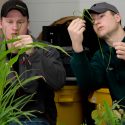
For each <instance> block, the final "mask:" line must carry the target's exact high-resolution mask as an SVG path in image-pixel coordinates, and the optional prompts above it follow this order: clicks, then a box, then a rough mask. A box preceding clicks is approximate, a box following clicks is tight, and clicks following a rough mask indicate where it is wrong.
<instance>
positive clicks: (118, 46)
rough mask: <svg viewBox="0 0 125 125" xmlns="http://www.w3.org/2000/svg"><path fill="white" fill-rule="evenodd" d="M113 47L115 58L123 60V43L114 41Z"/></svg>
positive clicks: (124, 49) (124, 50) (124, 52)
mask: <svg viewBox="0 0 125 125" xmlns="http://www.w3.org/2000/svg"><path fill="white" fill-rule="evenodd" d="M113 47H114V48H115V50H116V54H117V58H119V59H123V60H125V43H124V42H114V43H113Z"/></svg>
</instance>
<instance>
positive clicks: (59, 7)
mask: <svg viewBox="0 0 125 125" xmlns="http://www.w3.org/2000/svg"><path fill="white" fill-rule="evenodd" d="M3 1H6V0H0V3H3ZM23 1H25V2H26V4H27V6H28V8H29V14H30V21H31V24H30V30H31V32H32V34H33V35H34V36H35V37H37V36H38V35H39V33H40V32H41V31H42V26H45V25H50V24H51V23H53V22H54V21H55V20H58V19H60V18H62V17H65V16H72V15H73V12H74V11H75V12H76V13H77V12H78V11H79V12H78V13H77V14H78V15H80V12H82V11H83V9H88V8H90V6H91V5H93V4H94V3H96V2H103V1H102V0H23ZM104 1H105V2H109V3H111V4H114V5H115V6H116V7H117V8H118V10H119V12H120V13H121V16H122V18H123V20H122V24H123V26H125V11H124V8H125V0H104Z"/></svg>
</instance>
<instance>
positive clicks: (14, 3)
mask: <svg viewBox="0 0 125 125" xmlns="http://www.w3.org/2000/svg"><path fill="white" fill-rule="evenodd" d="M13 9H16V10H18V11H20V12H21V13H22V15H23V16H26V17H27V18H28V19H29V12H28V8H27V5H26V4H25V3H24V2H23V1H22V0H8V1H7V2H5V3H4V4H3V5H2V8H1V17H6V16H7V14H8V12H9V11H11V10H13Z"/></svg>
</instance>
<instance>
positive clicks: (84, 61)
mask: <svg viewBox="0 0 125 125" xmlns="http://www.w3.org/2000/svg"><path fill="white" fill-rule="evenodd" d="M123 42H125V38H124V39H123ZM70 63H71V67H72V70H73V72H74V75H75V76H76V78H77V83H78V85H79V86H80V87H81V88H84V90H89V91H91V90H96V89H99V88H102V87H108V88H109V90H110V94H111V97H112V100H113V101H119V100H121V99H122V101H120V104H122V105H124V106H125V99H123V98H124V97H125V60H121V59H118V58H117V57H116V51H115V49H114V48H111V47H109V46H108V45H107V44H106V43H103V45H102V52H101V51H100V50H98V51H97V52H96V53H95V54H94V56H93V57H92V59H91V60H90V61H89V60H88V58H87V56H86V52H85V51H83V52H81V53H74V54H73V56H72V58H71V62H70Z"/></svg>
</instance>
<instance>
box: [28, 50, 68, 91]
mask: <svg viewBox="0 0 125 125" xmlns="http://www.w3.org/2000/svg"><path fill="white" fill-rule="evenodd" d="M28 61H29V63H30V66H29V67H30V68H27V69H28V70H29V69H32V73H31V74H28V75H30V76H33V75H41V76H43V77H44V78H45V84H46V83H47V84H48V85H49V86H50V87H52V88H53V89H55V90H57V89H59V88H61V87H62V86H63V85H64V84H65V78H66V72H65V69H64V67H63V64H62V61H61V59H60V54H59V52H58V51H57V50H56V49H54V48H47V50H43V49H35V52H34V54H32V55H31V56H29V57H28Z"/></svg>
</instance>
